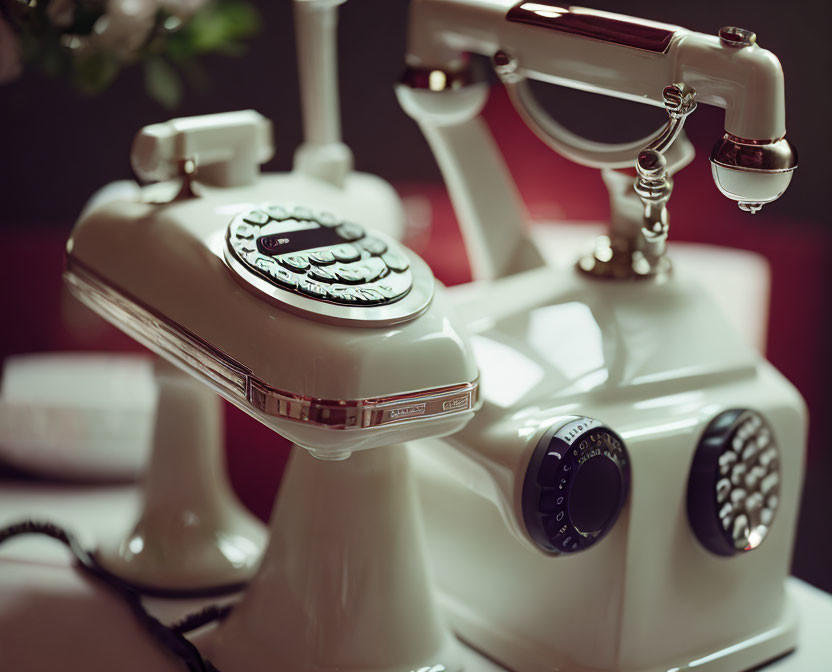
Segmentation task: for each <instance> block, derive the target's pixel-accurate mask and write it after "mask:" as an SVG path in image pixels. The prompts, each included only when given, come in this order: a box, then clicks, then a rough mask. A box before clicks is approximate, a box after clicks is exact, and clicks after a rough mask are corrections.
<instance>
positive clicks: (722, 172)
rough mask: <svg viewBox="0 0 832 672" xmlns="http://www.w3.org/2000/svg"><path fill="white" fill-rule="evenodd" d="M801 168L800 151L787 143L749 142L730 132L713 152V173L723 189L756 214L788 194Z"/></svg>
mask: <svg viewBox="0 0 832 672" xmlns="http://www.w3.org/2000/svg"><path fill="white" fill-rule="evenodd" d="M795 168H797V151H796V150H795V148H794V146H793V145H792V144H791V143H790V142H789V141H788V140H786V138H780V139H779V140H746V139H744V138H738V137H737V136H735V135H731V134H730V133H726V134H725V135H724V136H723V138H722V139H721V140H720V141H719V142H717V143H716V145H714V148H713V150H712V151H711V170H712V172H713V176H714V182H715V183H716V186H717V187H718V188H719V190H720V191H721V192H722V193H723V194H725V195H726V196H727V197H728V198H730V199H731V200H734V201H737V202H738V204H739V207H740V209H741V210H745V211H746V212H751V213H755V212H757V211H758V210H759V209H760V208H762V207H763V205H765V204H766V203H771V202H772V201H776V200H777V199H778V198H780V196H781V195H782V194H783V192H784V191H786V188H787V187H788V186H789V182H791V179H792V173H793V172H794V169H795Z"/></svg>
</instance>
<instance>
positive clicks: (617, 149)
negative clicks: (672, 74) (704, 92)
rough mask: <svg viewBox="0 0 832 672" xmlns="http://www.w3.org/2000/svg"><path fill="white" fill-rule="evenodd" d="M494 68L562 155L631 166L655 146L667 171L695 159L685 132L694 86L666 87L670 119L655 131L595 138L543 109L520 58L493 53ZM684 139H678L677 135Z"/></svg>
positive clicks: (537, 130)
mask: <svg viewBox="0 0 832 672" xmlns="http://www.w3.org/2000/svg"><path fill="white" fill-rule="evenodd" d="M494 69H495V71H496V72H497V75H498V76H499V78H500V80H501V81H502V83H503V85H504V86H505V88H506V91H507V92H508V96H509V99H510V100H511V103H512V105H513V106H514V108H515V109H516V110H517V113H518V114H519V115H520V116H521V118H522V119H523V121H524V122H525V123H526V125H527V126H528V127H529V128H530V129H531V130H532V131H533V132H534V134H535V135H536V136H537V137H538V138H540V139H541V140H542V141H543V142H545V143H546V144H547V145H548V146H549V147H551V148H552V149H553V150H555V151H556V152H557V153H558V154H560V155H561V156H563V157H565V158H567V159H569V160H570V161H574V162H575V163H578V164H580V165H582V166H587V167H589V168H613V169H614V168H632V167H633V164H634V163H635V162H636V159H637V157H638V154H639V152H641V151H642V150H643V149H645V148H650V149H655V150H656V151H659V152H661V153H663V154H664V155H665V158H666V159H667V173H668V174H669V175H672V174H673V173H675V172H677V171H679V170H681V169H682V168H684V167H685V166H686V165H688V163H690V161H691V160H692V159H693V152H692V151H691V147H690V143H688V142H687V140H686V139H685V138H684V134H682V125H683V124H684V119H685V117H686V116H687V115H688V114H690V112H692V111H693V110H694V109H695V107H696V102H695V101H694V100H693V95H692V93H691V91H692V89H690V87H687V86H686V85H684V84H673V85H671V86H668V87H666V88H665V89H664V91H663V95H664V99H665V107H666V108H667V111H668V114H669V115H670V119H669V120H668V122H667V123H666V124H665V125H664V126H663V127H662V128H660V129H659V130H657V131H656V132H655V133H653V134H652V135H649V136H647V137H646V138H642V139H640V140H636V141H635V142H627V143H620V144H611V143H605V142H596V141H594V140H587V139H586V138H584V137H582V136H580V135H578V134H576V133H573V132H572V131H570V130H568V129H567V128H565V127H564V126H562V125H561V124H560V123H558V122H557V121H555V120H554V119H552V117H551V116H550V115H549V114H548V113H547V112H546V111H545V110H544V109H543V107H542V106H541V105H540V103H539V102H538V101H537V98H535V96H534V94H533V93H532V91H531V88H530V86H529V82H528V80H527V79H526V78H525V77H524V76H523V75H521V74H519V73H518V71H517V62H516V61H515V60H514V59H511V58H510V57H509V56H507V55H506V54H505V53H504V52H498V53H497V54H496V55H495V57H494ZM680 136H681V139H682V140H683V141H682V142H675V141H676V140H677V139H680Z"/></svg>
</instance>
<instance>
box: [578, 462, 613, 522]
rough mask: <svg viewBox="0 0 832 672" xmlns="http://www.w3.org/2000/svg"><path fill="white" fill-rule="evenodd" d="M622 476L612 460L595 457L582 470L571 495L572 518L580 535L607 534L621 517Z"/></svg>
mask: <svg viewBox="0 0 832 672" xmlns="http://www.w3.org/2000/svg"><path fill="white" fill-rule="evenodd" d="M620 501H621V473H620V471H619V469H618V466H617V465H616V464H615V462H613V461H612V460H610V459H608V458H606V457H603V456H598V457H593V458H591V459H589V460H587V461H586V462H585V463H584V464H583V465H582V466H580V467H579V468H578V472H577V473H576V474H575V478H574V480H573V481H572V488H571V489H570V491H569V517H570V518H571V519H572V524H573V525H574V526H575V528H576V529H577V531H578V532H580V533H582V534H594V533H597V532H600V531H601V530H603V529H604V528H605V527H606V526H607V524H608V523H609V522H610V519H611V518H612V517H613V516H615V515H617V514H618V507H619V502H620Z"/></svg>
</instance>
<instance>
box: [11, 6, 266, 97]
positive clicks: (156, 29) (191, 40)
mask: <svg viewBox="0 0 832 672" xmlns="http://www.w3.org/2000/svg"><path fill="white" fill-rule="evenodd" d="M259 28H260V16H259V14H258V12H257V10H256V9H255V8H254V6H253V5H251V4H250V3H248V2H246V1H245V0H0V83H3V82H8V81H11V80H13V79H16V78H17V77H18V76H20V74H21V72H22V70H23V68H24V67H27V68H29V67H31V68H36V69H39V70H41V71H43V72H45V73H46V74H48V75H50V76H53V77H60V78H64V79H67V80H69V81H70V82H71V83H72V84H73V86H75V87H76V88H77V89H78V90H80V91H82V92H84V93H87V94H96V93H99V92H101V91H103V90H104V89H106V88H107V87H108V86H109V85H110V84H111V83H112V82H113V81H114V80H115V79H116V77H117V76H118V74H119V72H121V70H122V69H123V68H125V67H129V66H136V65H141V66H142V67H143V68H144V82H145V88H146V90H147V93H148V94H149V95H150V96H151V97H152V98H154V99H156V100H157V101H159V102H160V103H161V104H162V105H164V106H165V107H168V108H172V107H176V106H177V105H178V104H179V102H180V101H181V99H182V91H183V85H182V78H183V77H184V78H186V79H187V80H188V81H189V83H190V84H191V85H192V86H194V87H196V88H204V87H205V86H206V84H207V82H208V77H207V76H206V75H205V73H204V71H203V70H202V68H201V67H200V64H199V57H200V56H202V55H204V54H208V53H221V54H225V55H228V56H239V55H241V54H242V53H243V52H244V51H245V45H246V41H247V40H248V39H249V38H250V37H252V36H253V35H255V34H256V33H257V32H258V30H259Z"/></svg>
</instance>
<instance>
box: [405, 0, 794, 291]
mask: <svg viewBox="0 0 832 672" xmlns="http://www.w3.org/2000/svg"><path fill="white" fill-rule="evenodd" d="M469 53H474V54H480V55H484V56H487V57H490V58H492V60H493V65H494V68H495V70H496V72H497V74H498V76H499V77H500V79H501V80H502V82H503V84H504V85H505V86H506V89H507V90H508V93H509V97H510V99H511V101H512V103H513V104H514V106H515V108H516V109H517V110H518V112H519V113H520V115H521V116H522V117H523V119H524V121H526V123H527V124H528V126H529V127H530V128H531V129H532V130H533V131H534V132H535V133H536V134H537V135H538V136H539V137H541V139H542V140H543V141H544V142H546V143H547V144H549V146H551V147H552V148H553V149H554V150H555V151H557V152H559V153H561V154H563V155H564V156H566V157H567V158H569V159H571V160H573V161H576V162H578V163H581V164H583V165H588V166H593V167H598V168H603V169H606V170H605V182H606V183H607V186H608V187H610V192H611V193H610V196H611V205H612V210H613V213H612V220H613V221H612V227H613V228H612V231H611V235H610V238H611V239H612V241H611V245H610V244H607V246H606V249H604V250H601V251H600V253H596V255H595V258H594V259H590V260H589V262H588V264H587V263H582V267H586V266H588V268H584V270H587V271H588V272H590V273H593V274H596V275H602V276H604V277H626V278H629V279H632V278H637V277H652V276H654V275H660V274H662V273H663V272H664V271H665V270H666V269H667V265H666V264H665V263H663V262H662V257H663V252H664V249H663V241H664V238H666V231H667V226H666V219H667V218H666V212H665V208H664V205H665V203H666V200H667V197H669V194H670V188H671V182H670V179H669V178H670V175H671V174H672V173H673V172H675V171H676V170H678V169H680V168H681V167H683V166H684V165H685V164H686V163H688V162H689V161H690V158H691V157H692V148H691V147H690V145H689V143H687V141H686V140H685V139H684V136H683V134H681V126H682V124H683V123H684V120H685V117H686V116H687V115H688V114H690V112H692V111H693V109H694V108H695V105H696V104H697V103H704V104H709V105H715V106H718V107H722V108H724V109H725V131H726V132H725V135H724V136H723V137H722V138H720V139H719V140H718V141H717V143H716V144H715V146H714V148H713V151H712V153H711V165H712V172H713V177H714V181H715V183H716V186H717V187H718V188H719V190H720V191H721V192H722V193H723V194H724V195H725V196H727V197H728V198H730V199H732V200H734V201H737V202H738V204H739V206H740V208H741V209H743V210H746V211H748V212H751V213H754V212H757V211H758V210H759V209H760V208H761V207H762V206H763V205H764V204H765V203H769V202H771V201H773V200H776V199H777V198H779V197H780V195H782V193H783V192H784V191H785V190H786V188H787V186H788V184H789V182H790V180H791V177H792V173H793V171H794V169H795V168H796V166H797V154H796V151H795V150H794V147H793V146H792V145H791V144H790V143H789V141H788V140H787V139H786V138H785V134H786V127H785V97H784V86H783V72H782V70H781V68H780V64H779V62H778V61H777V59H776V58H775V56H774V55H773V54H771V52H768V51H765V50H764V49H762V48H760V47H759V46H757V45H756V36H755V35H754V34H753V33H751V32H750V31H745V30H742V29H739V28H724V29H722V30H721V31H720V34H719V36H711V35H704V34H702V33H696V32H693V31H688V30H685V29H684V28H681V27H679V26H671V25H666V24H660V23H656V22H652V21H645V20H643V19H637V18H633V17H627V16H622V15H619V14H611V13H609V12H603V11H599V10H595V9H587V8H582V7H569V8H564V7H561V6H559V5H557V4H556V3H554V2H551V1H550V0H545V1H543V2H515V1H513V0H493V1H489V2H473V3H466V2H459V1H456V0H447V1H446V0H420V1H418V2H414V3H413V4H412V5H411V12H410V24H409V34H408V51H407V61H406V63H407V68H406V71H405V74H404V77H403V79H402V83H401V84H400V85H399V86H398V87H397V95H398V97H399V101H400V103H401V104H402V106H403V108H404V109H405V111H406V112H407V113H408V114H409V115H410V116H411V117H413V118H414V119H415V120H416V121H417V122H418V123H419V125H420V127H421V129H422V131H423V132H424V134H425V136H426V138H427V140H428V142H429V144H430V145H431V148H432V149H433V151H434V154H435V155H436V158H437V162H438V163H439V166H440V169H441V170H442V172H443V176H444V177H445V180H446V182H447V184H448V189H449V192H450V194H451V199H452V200H453V202H454V204H455V208H456V211H457V214H458V218H459V220H460V224H461V226H462V228H463V233H464V236H465V241H466V245H467V246H468V247H469V250H470V252H471V255H470V256H472V257H473V258H474V259H473V263H472V265H473V271H474V275H475V277H477V278H480V279H489V278H496V277H504V276H506V275H510V274H511V273H514V272H517V271H522V270H528V269H529V268H534V267H536V266H539V265H540V262H539V257H538V258H537V259H536V258H535V255H534V254H533V253H531V252H529V250H528V247H529V241H528V239H527V234H526V233H525V229H524V226H523V220H524V219H525V216H524V213H523V207H522V205H521V203H520V201H519V199H518V197H517V194H516V190H515V189H514V187H513V185H512V184H511V182H510V179H506V178H507V176H508V173H507V171H506V169H505V167H504V165H503V162H502V158H501V157H500V156H499V153H498V152H497V151H496V148H495V146H494V143H493V141H492V140H491V138H490V137H489V135H488V131H487V129H486V128H485V126H484V125H483V124H482V123H481V121H480V120H479V119H477V115H478V114H479V112H480V110H481V109H482V106H483V104H484V102H485V99H486V98H487V95H488V87H487V85H486V84H484V83H479V82H476V81H475V78H474V76H473V73H472V70H471V68H470V65H469V62H468V58H467V54H469ZM529 79H535V80H540V81H544V82H550V83H555V84H561V85H564V86H568V87H572V88H578V89H583V90H586V91H591V92H595V93H600V94H604V95H610V96H616V97H620V98H625V99H628V100H633V101H636V102H641V103H647V104H651V105H663V106H664V107H665V108H666V110H667V111H668V115H669V117H670V118H669V121H668V125H667V126H666V127H665V128H664V129H662V130H660V131H659V132H657V133H656V134H654V135H653V136H651V137H648V138H644V139H643V140H640V141H638V142H635V143H626V144H623V145H607V144H604V143H597V142H591V141H588V140H586V139H584V138H581V137H579V136H577V135H575V134H573V133H571V132H570V131H568V130H567V129H565V128H564V127H562V126H561V125H560V124H558V123H557V122H556V121H555V120H553V119H551V118H550V117H549V115H548V114H547V113H546V112H545V111H544V110H543V109H542V108H541V106H540V105H539V104H538V103H537V101H536V100H535V99H534V96H533V95H532V93H531V90H530V88H529V87H528V83H527V81H528V80H529ZM669 131H672V132H669ZM667 140H670V142H667ZM673 140H675V142H673ZM643 150H650V151H655V152H657V153H658V154H663V155H664V157H657V156H650V157H645V158H644V160H643V162H640V161H638V160H637V159H638V157H639V154H640V153H642V151H643ZM639 163H641V164H642V167H641V173H642V174H640V178H641V187H637V189H636V191H637V192H638V196H639V197H640V198H633V196H635V194H633V190H632V189H631V190H629V193H627V194H620V193H619V192H620V185H619V182H620V180H619V179H617V178H616V177H615V176H613V174H612V173H611V172H610V171H611V170H612V169H614V168H621V167H637V166H638V165H639ZM639 190H640V191H639ZM628 196H629V197H630V198H627V197H628ZM639 200H640V202H639ZM628 201H629V203H628ZM642 205H643V206H644V208H645V209H649V210H651V211H652V212H650V213H648V214H647V215H646V217H647V218H648V219H653V221H652V222H646V221H644V218H643V217H642V216H641V215H640V213H639V211H640V210H641V209H642V208H641V207H640V206H642ZM656 218H658V220H664V221H663V223H662V221H657V219H656ZM642 229H644V230H642ZM650 229H654V231H653V232H652V234H651V233H650ZM608 243H609V241H608ZM615 254H618V255H619V259H620V260H621V263H617V261H618V260H615V261H616V263H612V262H611V261H610V259H611V258H612V257H613V255H615ZM643 258H646V259H647V264H646V265H645V264H644V263H642V260H643Z"/></svg>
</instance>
